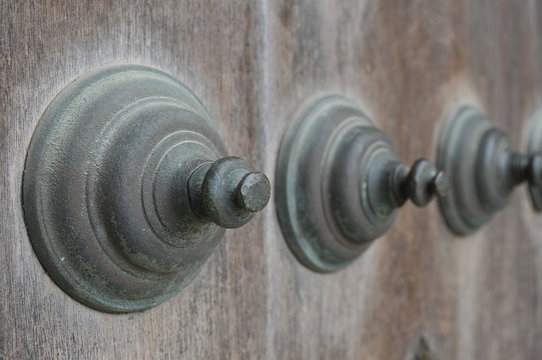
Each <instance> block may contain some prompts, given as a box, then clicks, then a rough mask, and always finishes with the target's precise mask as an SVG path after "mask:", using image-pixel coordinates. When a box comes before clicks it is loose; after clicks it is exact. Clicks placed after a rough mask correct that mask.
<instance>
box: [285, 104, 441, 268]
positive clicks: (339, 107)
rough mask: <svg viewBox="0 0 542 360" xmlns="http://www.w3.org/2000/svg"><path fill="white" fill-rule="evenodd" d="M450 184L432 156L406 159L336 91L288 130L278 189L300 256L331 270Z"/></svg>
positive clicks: (287, 228) (305, 111) (309, 263)
mask: <svg viewBox="0 0 542 360" xmlns="http://www.w3.org/2000/svg"><path fill="white" fill-rule="evenodd" d="M448 187H449V185H448V181H447V178H446V176H445V175H444V174H443V173H442V172H439V171H437V169H436V167H435V166H434V165H433V164H432V163H431V162H430V161H428V160H425V159H420V160H418V161H416V162H415V163H414V164H413V165H412V167H410V166H408V165H406V164H403V163H402V162H401V161H400V159H399V157H398V155H397V153H396V151H395V149H394V147H393V145H392V144H391V142H390V140H389V139H388V137H387V136H386V135H385V134H384V133H383V132H382V131H380V130H379V129H377V128H376V127H374V125H373V124H372V122H371V121H370V120H369V119H368V118H367V116H366V115H365V114H364V113H363V112H362V111H361V110H360V109H359V108H358V107H357V106H356V105H354V104H353V103H352V102H350V101H349V100H346V99H344V98H342V97H340V96H329V97H325V98H323V99H320V100H319V101H317V102H315V103H313V104H311V105H310V106H308V107H307V108H305V109H303V111H302V112H301V113H299V114H298V118H297V119H296V121H295V122H294V123H293V125H292V127H291V128H290V129H289V130H288V132H287V134H286V135H285V137H284V139H283V142H282V144H281V148H280V152H279V156H278V162H277V178H276V192H275V194H276V199H277V214H278V218H279V221H280V225H281V229H282V232H283V234H284V236H285V238H286V241H287V243H288V245H289V246H290V248H291V249H292V251H293V253H294V254H295V255H296V256H297V257H298V259H299V260H300V261H301V262H302V263H303V264H304V265H306V266H307V267H309V268H311V269H313V270H316V271H321V272H330V271H335V270H338V269H340V268H342V267H344V266H346V265H348V264H349V263H350V262H351V261H353V260H354V259H355V258H356V257H357V256H359V255H360V254H361V253H362V252H363V251H364V250H365V249H366V248H367V247H368V246H369V245H370V244H371V243H372V241H374V240H375V239H377V238H378V237H380V236H381V235H382V234H384V233H385V232H386V231H387V230H388V229H389V228H390V227H391V225H392V223H393V220H394V218H395V210H396V209H397V208H399V207H401V206H402V205H403V204H404V203H405V201H406V200H408V199H411V200H412V201H413V202H414V204H416V205H418V206H425V205H427V204H428V203H429V201H430V200H431V199H432V198H433V197H434V196H435V195H437V196H444V195H445V194H446V192H447V189H448Z"/></svg>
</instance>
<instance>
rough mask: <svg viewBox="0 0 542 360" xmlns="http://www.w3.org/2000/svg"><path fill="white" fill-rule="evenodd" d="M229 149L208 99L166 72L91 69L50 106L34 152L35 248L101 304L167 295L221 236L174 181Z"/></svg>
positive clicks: (83, 298) (79, 294)
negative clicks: (215, 124) (208, 107)
mask: <svg viewBox="0 0 542 360" xmlns="http://www.w3.org/2000/svg"><path fill="white" fill-rule="evenodd" d="M225 155H227V153H226V150H225V148H224V145H223V144H222V141H221V139H220V137H219V135H218V134H217V133H216V131H215V130H213V126H212V122H211V120H210V118H209V115H208V114H207V112H206V110H205V108H204V107H203V105H202V104H201V102H200V101H199V100H198V99H197V98H196V97H195V95H194V94H192V93H191V92H190V90H188V89H187V88H186V87H185V86H184V85H183V84H181V83H179V82H178V81H176V80H175V79H173V78H171V77H170V76H168V75H166V74H164V73H162V72H159V71H157V70H154V69H150V68H147V67H142V66H113V67H106V68H102V69H98V70H95V71H92V72H90V73H87V74H85V75H84V76H82V77H81V78H79V79H77V80H76V81H75V82H73V83H72V84H70V85H69V86H68V87H67V88H65V89H64V90H63V91H62V92H61V93H60V94H59V95H58V96H57V97H56V98H55V99H54V100H53V102H52V103H51V104H50V106H49V107H48V108H47V110H46V111H45V113H44V114H43V116H42V118H41V120H40V122H39V124H38V127H37V129H36V131H35V134H34V136H33V138H32V142H31V145H30V149H29V152H28V156H27V160H26V167H25V173H24V186H23V192H24V194H23V197H24V199H23V200H24V212H25V221H26V225H27V227H28V232H29V235H30V239H31V241H32V245H33V248H34V250H35V252H36V254H37V255H38V257H39V259H40V261H41V263H42V264H43V266H44V267H45V269H46V271H47V272H48V273H49V275H50V276H51V277H52V279H53V280H54V281H55V282H56V283H57V284H58V285H59V286H60V287H61V288H62V289H63V290H64V291H66V292H67V293H68V294H70V295H71V296H73V297H74V298H75V299H77V300H78V301H80V302H82V303H84V304H86V305H88V306H90V307H93V308H95V309H99V310H102V311H107V312H128V311H137V310H142V309H146V308H149V307H152V306H154V305H156V304H158V303H161V302H163V301H165V300H166V299H168V298H169V297H171V296H173V295H174V294H175V293H177V292H178V291H179V290H180V289H182V288H183V287H184V286H185V285H187V284H188V283H189V282H190V281H191V280H192V279H193V278H194V276H195V275H196V274H197V272H198V271H199V269H200V267H201V266H202V264H203V263H204V262H205V260H206V258H207V257H208V256H209V255H210V254H211V252H212V250H213V249H214V248H215V246H216V245H217V242H218V240H219V239H220V238H221V237H222V235H223V233H224V230H223V229H222V228H219V227H218V226H215V225H214V224H204V223H201V221H200V220H199V219H198V218H197V217H196V216H195V215H193V214H192V213H191V212H190V211H186V209H187V208H188V207H189V203H188V202H189V199H188V197H187V195H186V194H184V192H182V191H180V192H176V191H175V189H177V188H181V187H182V186H184V184H186V182H187V181H188V175H189V171H190V170H191V169H193V167H194V163H195V162H198V161H203V160H205V161H208V160H210V161H214V160H216V159H218V158H221V157H223V156H225ZM157 173H160V174H161V176H159V177H158V176H156V174H157ZM172 198H173V199H175V201H174V202H172V201H171V199H172Z"/></svg>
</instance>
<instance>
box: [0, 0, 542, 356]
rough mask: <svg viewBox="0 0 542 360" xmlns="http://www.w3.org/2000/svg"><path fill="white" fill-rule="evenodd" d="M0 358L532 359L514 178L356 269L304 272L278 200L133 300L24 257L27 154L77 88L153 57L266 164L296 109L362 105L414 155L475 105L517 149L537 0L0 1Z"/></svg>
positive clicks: (406, 227)
mask: <svg viewBox="0 0 542 360" xmlns="http://www.w3.org/2000/svg"><path fill="white" fill-rule="evenodd" d="M0 19H1V20H0V84H2V85H1V86H0V174H1V175H0V204H1V206H0V358H4V359H10V358H13V359H53V358H55V359H56V358H77V359H102V358H103V359H113V358H114V359H154V358H164V359H167V358H172V359H178V358H187V359H193V358H194V359H196V358H204V359H218V358H220V359H227V358H232V359H258V358H262V359H318V358H320V359H378V360H381V359H399V360H400V359H410V358H412V357H413V356H414V352H415V351H416V348H417V346H418V344H419V340H420V338H421V337H422V336H423V337H424V338H425V340H426V342H427V344H428V345H429V347H430V348H431V350H432V352H433V353H434V355H436V357H437V358H439V359H461V360H466V359H539V358H540V357H541V356H542V341H541V339H542V300H541V299H542V276H539V274H542V237H541V235H540V233H541V232H540V229H542V216H537V215H536V214H534V213H533V212H532V210H531V208H530V205H529V203H528V201H527V197H526V194H525V192H524V191H517V192H516V193H515V194H514V197H513V199H512V202H511V204H510V206H509V207H508V208H507V209H506V210H504V211H503V212H502V213H500V214H499V215H498V216H497V217H496V218H495V219H494V220H493V221H492V222H491V223H490V224H489V225H488V226H487V227H486V228H485V229H484V230H483V231H481V232H480V233H478V234H477V235H475V236H471V237H469V238H464V239H457V238H453V237H452V236H451V235H450V234H449V232H448V231H447V230H446V228H445V226H444V224H443V222H442V220H441V219H440V216H439V214H438V211H437V207H436V205H435V204H432V205H431V206H429V207H428V208H426V209H417V208H415V207H413V206H410V205H408V206H407V207H406V208H405V209H403V210H402V211H401V213H400V214H399V216H398V218H397V221H396V223H395V226H394V227H393V229H392V230H391V231H390V232H389V233H388V234H387V235H386V236H385V237H384V238H382V239H381V240H380V241H378V242H377V243H376V244H374V245H373V246H372V247H371V248H370V250H369V251H368V252H366V253H365V254H364V255H363V256H362V258H360V259H359V260H358V261H357V262H356V263H355V264H354V265H353V266H351V267H349V268H348V269H346V270H344V271H341V272H339V273H337V274H332V275H320V274H315V273H312V272H310V271H308V270H306V269H304V268H303V267H301V265H299V264H298V263H297V261H296V260H295V259H294V257H293V256H292V255H291V254H290V252H289V250H288V249H287V247H286V245H285V243H284V241H283V239H282V236H281V234H280V231H279V228H278V224H277V221H276V218H275V214H274V210H275V209H274V205H273V204H271V206H269V208H268V209H267V210H266V211H265V212H264V214H263V215H260V216H259V217H258V219H257V221H253V222H252V223H251V224H250V225H248V226H246V227H244V228H241V229H239V230H235V231H229V232H228V234H227V236H226V239H225V240H224V242H223V243H222V245H221V246H220V247H219V249H218V251H217V253H216V254H215V255H214V256H213V257H212V258H211V260H210V261H209V263H208V264H207V265H206V266H205V269H204V270H203V272H202V273H201V274H200V275H199V276H198V277H197V279H196V280H195V281H194V282H193V284H191V285H190V286H189V287H188V288H187V289H185V290H184V291H183V292H182V293H181V294H179V295H178V296H177V297H175V298H173V299H172V300H170V301H168V302H167V303H165V304H163V305H161V306H158V307H156V308H154V309H151V310H148V311H146V312H143V313H136V314H130V315H107V314H102V313H99V312H96V311H93V310H90V309H88V308H86V307H84V306H82V305H80V304H79V303H77V302H75V301H73V300H72V299H71V298H69V297H68V296H67V295H65V294H64V293H63V292H62V291H61V290H60V289H59V288H58V287H56V286H55V285H54V284H53V283H52V281H51V280H50V279H49V278H48V276H47V274H46V273H45V272H44V271H43V269H42V267H41V266H40V264H39V262H38V260H37V258H36V257H35V255H34V254H33V252H32V248H31V246H30V243H29V240H28V238H27V235H26V231H25V227H24V223H23V217H22V209H21V195H20V189H21V177H22V170H23V164H24V157H25V151H26V148H27V146H28V144H29V141H30V138H31V135H32V131H33V129H34V127H35V125H36V123H37V121H38V119H39V116H40V114H41V113H42V111H43V110H44V108H45V107H46V106H47V104H48V103H49V101H50V100H51V99H52V98H53V97H54V96H55V94H56V93H57V92H58V91H60V90H61V89H62V88H63V87H64V86H65V85H66V84H67V83H68V82H70V81H71V80H73V79H74V78H76V77H77V76H78V75H79V74H81V73H82V72H84V71H85V70H87V69H90V68H93V67H96V66H99V65H102V64H109V63H138V64H145V65H151V66H155V67H157V68H159V69H162V70H164V71H166V72H169V73H171V74H173V75H174V76H176V77H177V78H179V79H180V80H181V81H183V82H185V83H186V84H187V85H188V86H189V87H191V88H192V89H193V90H194V92H195V93H196V94H198V96H199V97H200V98H201V99H202V100H203V101H204V103H205V104H206V105H207V107H208V108H209V110H210V112H211V114H212V115H213V116H214V117H215V118H217V119H220V122H219V127H220V131H221V132H222V134H223V135H224V137H225V139H226V143H227V145H228V147H229V149H230V151H231V152H232V153H233V154H238V155H241V156H244V157H246V158H248V159H249V160H251V161H252V162H253V163H255V164H257V166H260V167H263V168H264V169H265V170H266V172H267V173H268V174H269V175H271V176H272V175H273V174H274V163H275V155H276V152H277V149H278V146H279V143H280V138H281V135H282V133H283V132H284V130H285V129H286V127H287V125H288V124H289V122H290V121H291V119H290V115H291V114H292V113H293V112H294V111H295V110H296V107H297V106H298V104H299V103H301V102H303V101H304V100H306V99H307V98H309V97H312V96H315V95H319V94H324V93H330V92H339V93H343V94H346V95H347V96H349V97H351V98H353V99H355V100H356V101H358V102H359V103H360V104H361V105H362V106H363V107H364V108H365V109H366V110H367V112H369V113H370V114H371V115H372V116H373V117H374V119H375V121H376V122H377V123H378V125H379V126H380V127H381V128H382V129H384V130H385V131H386V132H387V133H388V134H389V135H390V136H391V137H392V138H393V140H394V141H395V142H396V144H397V146H398V148H399V149H400V151H401V154H402V156H403V158H404V160H406V161H413V160H414V159H415V158H417V157H419V156H428V157H433V156H434V149H435V139H436V137H437V134H438V130H439V127H440V126H441V123H442V121H443V119H444V117H445V116H446V113H447V111H449V110H450V109H451V108H453V106H454V104H456V103H457V102H459V101H471V102H476V103H479V104H480V105H481V106H483V107H484V108H485V109H486V111H487V112H488V113H489V114H490V116H491V117H492V119H494V121H495V123H496V124H497V125H499V126H500V127H502V128H503V129H505V130H506V131H508V132H509V133H510V134H511V137H512V139H513V141H514V143H515V144H516V145H517V147H520V146H521V144H522V131H523V124H525V123H526V122H527V120H528V118H529V116H531V114H532V113H533V112H534V111H535V110H536V109H537V107H540V106H542V102H541V95H542V93H541V90H542V69H541V67H540V64H542V1H535V0H525V1H512V0H456V1H452V0H423V1H422V0H419V1H415V0H410V1H396V0H379V1H368V0H366V1H358V0H348V1H331V0H327V1H326V0H316V1H315V0H296V1H293V0H283V1H271V0H260V1H241V0H235V1H219V0H215V1H196V0H194V1H173V0H169V1H168V0H166V1H164V0H161V1H143V0H140V1H139V0H138V1H128V0H125V1H110V0H96V1H77V2H68V1H52V0H51V1H48V2H46V1H29V0H28V1H22V0H21V1H10V0H3V1H0Z"/></svg>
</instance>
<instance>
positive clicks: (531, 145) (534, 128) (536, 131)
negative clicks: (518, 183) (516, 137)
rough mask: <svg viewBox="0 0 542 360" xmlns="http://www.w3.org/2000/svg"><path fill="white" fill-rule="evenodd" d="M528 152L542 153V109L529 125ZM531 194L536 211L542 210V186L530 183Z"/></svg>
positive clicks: (530, 153)
mask: <svg viewBox="0 0 542 360" xmlns="http://www.w3.org/2000/svg"><path fill="white" fill-rule="evenodd" d="M527 154H529V155H532V154H542V111H540V112H538V113H537V114H536V116H535V117H534V119H533V121H532V123H531V126H530V127H529V140H528V144H527ZM529 195H530V197H531V202H532V204H533V207H534V208H535V210H536V211H542V188H540V187H539V186H536V185H534V184H533V185H531V184H529Z"/></svg>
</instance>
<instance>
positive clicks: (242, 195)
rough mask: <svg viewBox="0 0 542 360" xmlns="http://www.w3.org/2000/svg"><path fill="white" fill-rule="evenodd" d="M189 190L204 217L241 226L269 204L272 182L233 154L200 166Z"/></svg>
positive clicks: (218, 223)
mask: <svg viewBox="0 0 542 360" xmlns="http://www.w3.org/2000/svg"><path fill="white" fill-rule="evenodd" d="M188 192H189V195H190V205H191V206H192V210H193V211H194V212H195V213H196V214H198V215H199V216H200V218H202V219H208V220H210V221H212V222H213V223H215V224H217V225H218V226H222V227H225V228H237V227H240V226H242V225H244V224H246V223H247V222H248V221H249V220H250V219H251V218H252V217H253V216H254V213H256V212H258V211H260V210H263V208H264V207H265V206H266V205H267V203H268V201H269V197H270V195H271V184H270V183H269V180H268V179H267V177H266V176H265V175H264V174H262V173H261V172H256V171H253V169H252V167H251V166H250V165H249V164H248V163H247V162H246V161H245V160H243V159H240V158H238V157H233V156H231V157H225V158H222V159H220V160H217V161H215V162H214V163H205V164H203V165H201V166H200V167H199V168H198V169H196V170H195V171H194V172H193V173H192V175H191V176H190V179H189V183H188Z"/></svg>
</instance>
